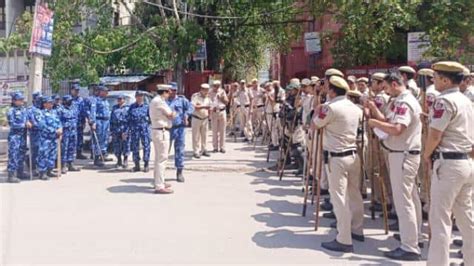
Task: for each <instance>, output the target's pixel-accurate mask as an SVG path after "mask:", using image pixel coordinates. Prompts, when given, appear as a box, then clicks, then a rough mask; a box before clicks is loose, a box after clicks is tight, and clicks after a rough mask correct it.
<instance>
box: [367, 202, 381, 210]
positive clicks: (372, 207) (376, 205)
mask: <svg viewBox="0 0 474 266" xmlns="http://www.w3.org/2000/svg"><path fill="white" fill-rule="evenodd" d="M372 209H374V211H376V212H381V211H383V206H382V204H380V203H378V202H376V203H374V206H370V208H369V210H370V211H372Z"/></svg>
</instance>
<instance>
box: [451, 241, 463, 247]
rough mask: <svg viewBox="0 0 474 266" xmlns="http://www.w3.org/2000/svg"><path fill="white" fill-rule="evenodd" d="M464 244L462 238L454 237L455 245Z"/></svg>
mask: <svg viewBox="0 0 474 266" xmlns="http://www.w3.org/2000/svg"><path fill="white" fill-rule="evenodd" d="M462 244H463V242H462V239H454V240H453V245H455V246H458V247H462Z"/></svg>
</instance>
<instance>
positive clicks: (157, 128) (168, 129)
mask: <svg viewBox="0 0 474 266" xmlns="http://www.w3.org/2000/svg"><path fill="white" fill-rule="evenodd" d="M152 129H153V130H167V131H170V128H167V127H155V128H152Z"/></svg>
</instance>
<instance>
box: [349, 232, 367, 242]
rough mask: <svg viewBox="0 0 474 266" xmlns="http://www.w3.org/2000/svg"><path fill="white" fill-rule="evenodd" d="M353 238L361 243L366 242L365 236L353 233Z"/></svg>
mask: <svg viewBox="0 0 474 266" xmlns="http://www.w3.org/2000/svg"><path fill="white" fill-rule="evenodd" d="M351 237H352V239H354V240H355V241H359V242H364V241H365V237H364V235H358V234H354V233H351Z"/></svg>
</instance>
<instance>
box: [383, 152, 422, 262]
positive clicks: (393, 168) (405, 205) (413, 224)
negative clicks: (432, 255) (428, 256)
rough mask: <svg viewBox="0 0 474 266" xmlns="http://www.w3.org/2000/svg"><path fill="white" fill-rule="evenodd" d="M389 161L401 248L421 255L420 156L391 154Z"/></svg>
mask: <svg viewBox="0 0 474 266" xmlns="http://www.w3.org/2000/svg"><path fill="white" fill-rule="evenodd" d="M388 161H389V164H390V170H389V171H390V182H391V184H392V191H393V201H394V205H395V209H396V211H397V215H398V223H399V226H400V238H401V246H400V248H401V249H403V250H405V251H408V252H414V253H417V254H420V248H419V247H418V241H419V237H420V236H421V225H422V222H423V221H422V217H421V201H420V196H419V195H418V189H417V184H416V175H417V173H418V167H419V166H420V155H409V154H408V155H405V154H404V153H395V152H391V153H389V154H388Z"/></svg>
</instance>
